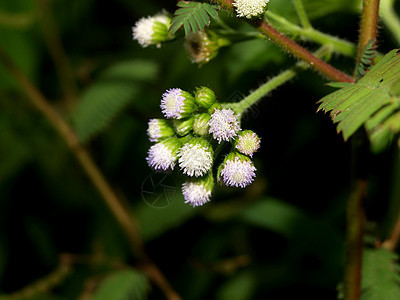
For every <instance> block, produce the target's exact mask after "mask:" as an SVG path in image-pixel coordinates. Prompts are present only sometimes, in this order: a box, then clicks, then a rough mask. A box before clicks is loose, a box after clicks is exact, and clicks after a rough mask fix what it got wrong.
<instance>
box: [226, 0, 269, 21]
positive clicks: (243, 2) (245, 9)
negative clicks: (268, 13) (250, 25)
mask: <svg viewBox="0 0 400 300" xmlns="http://www.w3.org/2000/svg"><path fill="white" fill-rule="evenodd" d="M268 2H269V0H234V1H233V5H234V6H235V7H236V13H237V16H238V17H246V18H247V19H251V18H253V17H258V16H260V15H261V14H263V13H264V12H265V10H266V8H267V5H268Z"/></svg>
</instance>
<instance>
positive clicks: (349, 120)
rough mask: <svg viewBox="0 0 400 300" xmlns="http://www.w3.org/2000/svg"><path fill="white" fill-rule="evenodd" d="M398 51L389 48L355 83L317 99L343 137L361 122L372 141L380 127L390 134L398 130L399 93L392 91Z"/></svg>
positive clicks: (399, 60)
mask: <svg viewBox="0 0 400 300" xmlns="http://www.w3.org/2000/svg"><path fill="white" fill-rule="evenodd" d="M398 52H399V50H392V51H391V52H389V53H388V54H386V55H385V56H384V57H383V58H382V59H381V60H380V61H379V62H378V63H377V64H376V65H375V66H374V67H372V68H371V69H370V70H369V71H368V72H367V73H366V74H365V75H364V76H363V77H362V78H361V79H360V80H358V81H357V82H356V83H354V84H352V85H350V86H348V87H345V88H342V89H340V90H338V91H335V92H333V93H331V94H329V95H327V96H325V97H324V98H322V99H321V100H320V101H319V102H320V103H321V104H320V106H319V110H321V109H322V110H324V111H331V117H332V120H333V122H334V123H339V124H338V126H337V130H338V132H342V133H343V137H344V139H345V140H347V139H348V138H349V137H350V136H352V135H353V134H354V132H356V130H357V129H359V128H360V127H361V126H363V125H365V127H366V129H367V132H368V135H369V137H370V140H371V143H372V144H377V143H378V142H379V141H378V139H379V138H378V137H382V135H380V133H381V132H382V131H385V130H388V131H389V132H390V133H392V134H396V133H398V132H399V131H400V125H398V123H396V122H397V117H396V116H397V115H396V113H397V111H398V110H399V107H400V97H399V96H397V95H396V93H397V92H396V91H397V84H398V82H399V81H398V80H399V79H398V78H399V76H400V55H399V54H398ZM388 112H391V113H389V114H388ZM387 141H388V140H386V142H387ZM379 143H381V141H380V142H379Z"/></svg>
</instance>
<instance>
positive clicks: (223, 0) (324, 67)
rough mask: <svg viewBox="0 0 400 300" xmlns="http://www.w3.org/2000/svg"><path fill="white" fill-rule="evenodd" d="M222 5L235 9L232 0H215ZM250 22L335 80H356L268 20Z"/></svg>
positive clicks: (290, 51) (293, 53) (288, 50)
mask: <svg viewBox="0 0 400 300" xmlns="http://www.w3.org/2000/svg"><path fill="white" fill-rule="evenodd" d="M215 2H217V3H218V4H220V5H221V6H222V7H224V8H226V9H228V10H233V4H232V1H229V0H215ZM249 23H250V24H251V25H252V26H254V27H255V28H256V29H257V30H258V31H260V32H261V33H262V34H264V35H265V36H266V37H267V38H268V39H270V40H271V41H272V42H273V43H275V44H276V45H278V46H279V47H281V48H282V49H284V50H286V51H287V52H288V53H289V54H292V55H293V56H295V57H297V58H299V59H301V60H304V61H305V62H307V63H308V64H309V65H310V66H311V67H313V68H314V69H316V70H317V71H319V72H320V73H321V74H323V75H324V76H326V77H327V78H329V79H330V80H333V81H339V82H354V79H353V78H352V77H350V76H349V75H347V74H345V73H343V72H341V71H339V70H338V69H336V68H334V67H333V66H331V65H329V64H327V63H326V62H324V61H323V60H321V59H319V58H318V57H316V56H314V55H313V54H312V53H311V52H309V51H308V50H306V49H305V48H303V47H301V46H300V45H299V44H297V43H296V42H294V41H293V40H291V39H290V38H288V37H286V36H284V35H283V34H281V33H280V32H278V31H277V30H276V29H274V28H273V27H272V26H270V25H268V24H267V23H266V22H264V21H261V20H256V21H249Z"/></svg>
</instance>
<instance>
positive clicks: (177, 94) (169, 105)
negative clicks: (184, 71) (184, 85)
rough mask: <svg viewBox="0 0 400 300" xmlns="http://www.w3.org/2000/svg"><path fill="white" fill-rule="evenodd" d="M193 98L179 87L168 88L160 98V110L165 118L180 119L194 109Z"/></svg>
mask: <svg viewBox="0 0 400 300" xmlns="http://www.w3.org/2000/svg"><path fill="white" fill-rule="evenodd" d="M194 108H195V105H194V99H193V97H192V95H190V94H189V93H188V92H185V91H182V90H181V89H179V88H174V89H169V90H167V91H166V92H165V93H164V94H163V95H162V99H161V110H162V112H163V114H164V116H165V117H166V118H174V119H181V118H184V117H188V116H189V115H190V114H191V113H192V112H193V111H194Z"/></svg>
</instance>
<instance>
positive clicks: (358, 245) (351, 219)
mask: <svg viewBox="0 0 400 300" xmlns="http://www.w3.org/2000/svg"><path fill="white" fill-rule="evenodd" d="M366 190H367V183H366V181H365V180H363V179H358V180H355V181H354V183H353V187H352V191H351V193H350V197H349V200H348V203H347V237H346V249H347V253H346V254H347V256H346V268H345V277H344V282H345V284H344V288H345V300H358V299H360V296H361V267H362V250H363V234H364V222H365V211H364V200H365V196H366Z"/></svg>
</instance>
